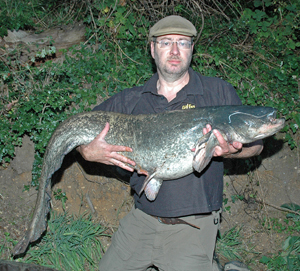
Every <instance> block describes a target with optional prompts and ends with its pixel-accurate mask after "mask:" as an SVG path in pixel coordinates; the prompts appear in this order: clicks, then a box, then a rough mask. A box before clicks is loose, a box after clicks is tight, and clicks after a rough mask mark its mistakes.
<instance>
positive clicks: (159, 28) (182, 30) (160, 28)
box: [148, 15, 197, 41]
mask: <svg viewBox="0 0 300 271" xmlns="http://www.w3.org/2000/svg"><path fill="white" fill-rule="evenodd" d="M169 34H178V35H184V36H189V37H196V36H197V30H196V28H195V26H194V25H193V24H192V23H191V22H190V21H188V20H187V19H185V18H183V17H181V16H177V15H171V16H168V17H165V18H163V19H161V20H159V21H158V22H157V23H156V24H155V25H153V26H152V27H151V28H150V32H149V38H148V39H149V41H151V39H152V37H158V36H162V35H169Z"/></svg>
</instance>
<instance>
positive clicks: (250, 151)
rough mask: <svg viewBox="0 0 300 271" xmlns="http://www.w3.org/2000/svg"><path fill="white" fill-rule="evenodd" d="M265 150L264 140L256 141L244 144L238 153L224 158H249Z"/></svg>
mask: <svg viewBox="0 0 300 271" xmlns="http://www.w3.org/2000/svg"><path fill="white" fill-rule="evenodd" d="M262 150H263V142H262V140H258V141H255V142H253V143H250V144H245V145H243V147H242V149H241V150H240V151H238V152H236V153H233V154H228V155H226V156H224V158H230V159H236V158H249V157H252V156H256V155H259V154H260V153H261V152H262Z"/></svg>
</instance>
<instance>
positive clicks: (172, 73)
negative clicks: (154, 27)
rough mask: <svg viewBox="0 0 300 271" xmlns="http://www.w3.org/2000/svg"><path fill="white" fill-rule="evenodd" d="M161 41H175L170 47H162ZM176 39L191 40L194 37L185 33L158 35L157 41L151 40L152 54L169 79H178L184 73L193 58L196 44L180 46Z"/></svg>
mask: <svg viewBox="0 0 300 271" xmlns="http://www.w3.org/2000/svg"><path fill="white" fill-rule="evenodd" d="M160 41H163V42H164V43H165V42H167V43H168V42H170V43H171V44H172V42H174V43H173V45H171V46H170V47H167V48H160V44H159V43H158V42H160ZM176 41H183V42H184V41H189V42H191V41H192V39H191V37H187V36H183V35H164V36H159V37H157V39H156V42H151V55H152V57H153V58H154V60H155V64H156V66H157V69H158V72H159V73H160V75H162V76H163V78H164V79H165V80H167V81H173V80H176V79H178V78H180V77H181V76H182V75H184V74H185V73H186V72H187V70H188V68H189V66H190V64H191V60H192V53H193V47H194V45H193V44H192V45H191V47H190V48H180V47H179V46H178V44H177V43H176Z"/></svg>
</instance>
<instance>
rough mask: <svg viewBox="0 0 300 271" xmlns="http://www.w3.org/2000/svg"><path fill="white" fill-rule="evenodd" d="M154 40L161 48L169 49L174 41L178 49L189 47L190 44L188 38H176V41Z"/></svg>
mask: <svg viewBox="0 0 300 271" xmlns="http://www.w3.org/2000/svg"><path fill="white" fill-rule="evenodd" d="M154 42H156V43H158V44H159V48H161V49H169V48H171V47H172V45H173V44H174V43H177V46H178V48H179V49H190V48H191V46H192V42H191V41H188V40H178V41H170V40H160V41H154Z"/></svg>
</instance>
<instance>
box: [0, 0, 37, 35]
mask: <svg viewBox="0 0 300 271" xmlns="http://www.w3.org/2000/svg"><path fill="white" fill-rule="evenodd" d="M32 4H33V3H32V2H27V1H16V0H11V1H0V37H3V36H6V35H7V30H8V29H9V30H14V29H15V30H19V29H29V28H32V27H33V26H34V25H35V22H34V21H33V20H32V18H33V17H34V12H33V10H32V6H31V5H32Z"/></svg>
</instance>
